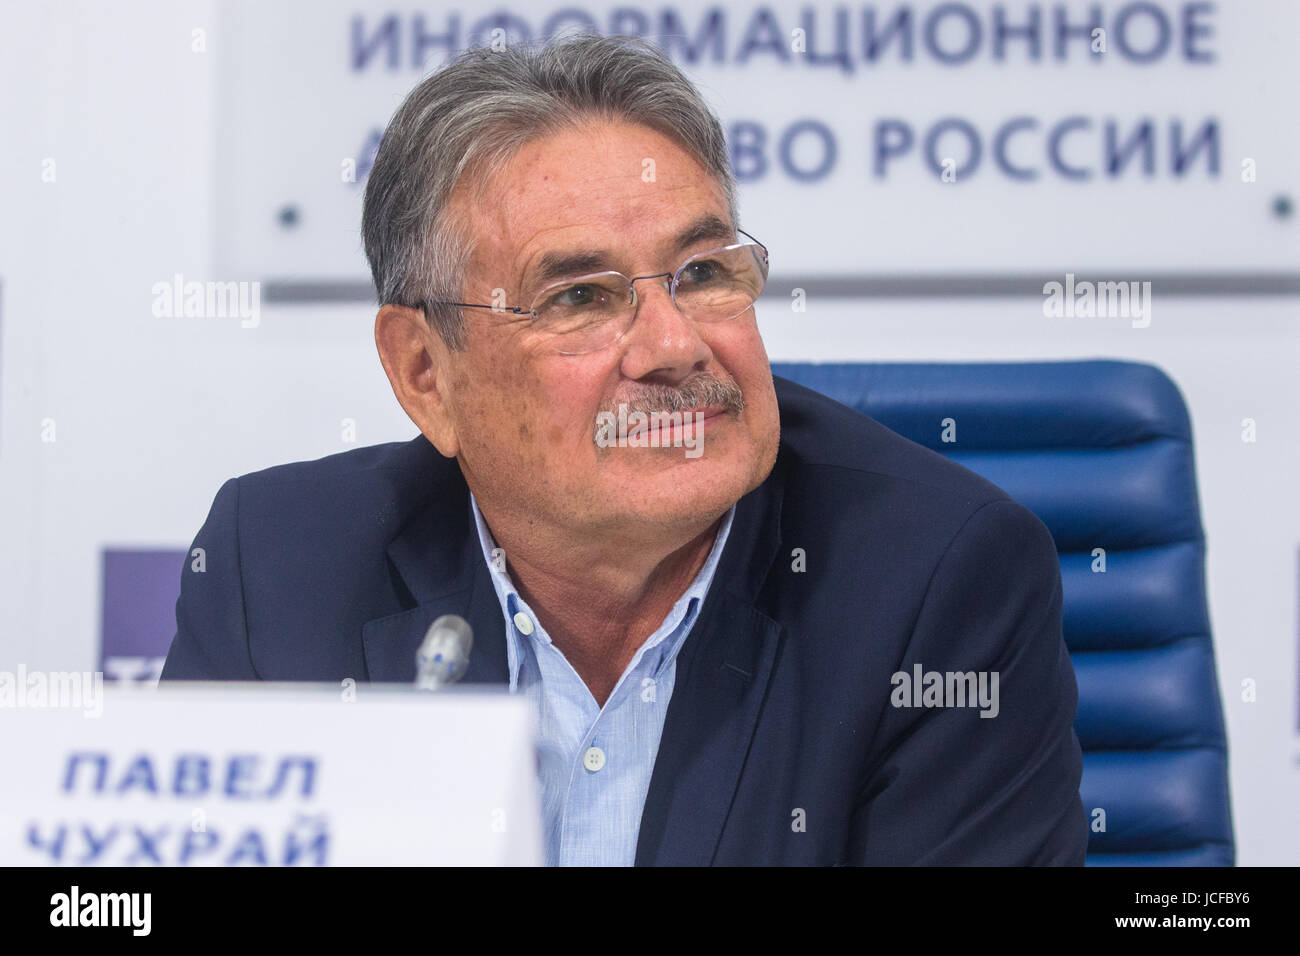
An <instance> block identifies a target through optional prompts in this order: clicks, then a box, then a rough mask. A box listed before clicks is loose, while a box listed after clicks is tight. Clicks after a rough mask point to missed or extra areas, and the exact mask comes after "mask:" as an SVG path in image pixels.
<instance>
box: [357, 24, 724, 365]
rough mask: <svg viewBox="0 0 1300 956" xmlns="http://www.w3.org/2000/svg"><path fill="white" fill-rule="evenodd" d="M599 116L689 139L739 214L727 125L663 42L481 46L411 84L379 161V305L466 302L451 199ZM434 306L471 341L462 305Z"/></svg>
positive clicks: (453, 335)
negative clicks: (530, 148) (553, 136)
mask: <svg viewBox="0 0 1300 956" xmlns="http://www.w3.org/2000/svg"><path fill="white" fill-rule="evenodd" d="M591 119H597V120H621V121H625V122H633V123H638V124H641V125H644V126H647V127H650V128H651V129H654V130H656V131H657V132H659V133H661V134H663V135H665V136H668V137H669V138H671V139H673V140H675V141H677V142H679V143H681V144H682V146H683V147H684V148H685V149H686V150H687V151H688V152H690V153H691V154H692V155H693V156H694V157H695V158H696V159H697V160H698V161H699V162H700V164H701V165H703V166H704V167H705V169H707V170H708V171H709V172H710V173H711V174H712V175H713V176H714V177H715V178H716V179H717V182H718V184H719V185H720V186H721V187H722V189H723V193H724V195H725V197H726V201H727V211H728V214H729V215H730V216H731V222H732V225H735V224H736V200H735V177H734V175H733V173H732V170H731V164H730V162H729V160H728V158H727V147H726V141H725V139H724V137H723V133H722V126H721V124H720V123H719V122H718V119H717V117H716V116H715V115H714V114H713V112H712V110H710V109H709V107H708V105H707V104H706V103H705V102H704V100H703V98H702V97H701V96H700V94H699V92H698V91H697V90H696V89H695V87H694V86H693V85H692V84H691V82H690V80H688V79H687V78H686V76H685V75H684V74H683V73H682V72H681V70H679V69H678V68H677V66H676V65H674V64H673V62H672V61H671V60H670V59H668V57H667V56H666V55H665V54H664V53H663V52H661V51H660V50H659V49H658V48H657V47H654V46H652V45H651V44H649V43H647V42H645V41H642V40H637V39H633V38H630V37H617V36H615V37H602V36H592V35H578V36H567V37H561V38H559V39H556V40H552V41H550V42H548V43H546V44H544V45H540V46H533V45H518V46H515V45H511V46H509V47H507V48H506V49H504V50H501V51H492V50H489V49H472V50H469V51H467V52H465V53H462V54H461V55H460V56H458V57H456V58H455V59H454V60H452V61H451V62H450V63H449V64H448V65H447V66H445V67H444V68H443V69H441V70H439V71H438V72H436V73H434V74H433V75H432V76H429V77H427V78H426V79H424V80H423V81H421V82H420V84H419V85H418V86H416V87H415V89H414V90H412V91H411V92H410V94H409V95H408V96H407V97H406V99H405V101H404V102H403V103H402V105H401V106H400V107H399V108H398V110H397V112H396V114H394V116H393V119H392V121H391V122H390V123H389V124H388V129H387V130H386V131H385V132H384V137H383V141H382V142H381V143H380V146H379V152H378V155H377V156H376V157H375V162H374V166H373V167H372V168H371V170H370V177H369V180H368V182H367V183H366V195H365V206H364V210H363V212H362V215H361V231H362V235H363V237H364V240H365V247H366V258H367V259H369V260H370V271H371V275H372V276H373V278H374V283H375V291H376V293H377V294H378V297H379V303H380V304H381V305H385V304H389V303H393V304H396V305H406V306H417V305H418V304H420V303H433V302H439V301H459V300H460V297H461V295H462V291H461V290H462V288H463V286H464V280H465V269H466V266H467V263H468V259H469V250H470V238H471V237H469V236H467V235H465V234H464V227H463V224H461V223H457V222H455V221H452V218H453V217H451V216H449V215H447V203H448V200H449V199H450V197H451V194H452V192H453V190H454V189H455V188H456V186H457V184H458V183H459V182H460V181H461V178H462V176H466V175H468V176H470V177H478V179H477V185H478V190H479V196H480V197H481V196H482V194H483V190H484V189H485V187H486V184H487V181H488V180H489V179H490V178H491V177H492V176H493V175H494V174H495V173H496V172H498V171H499V170H500V169H501V168H502V167H504V166H505V165H506V164H507V163H508V162H509V161H510V160H511V159H512V158H513V157H514V156H515V154H516V153H517V152H518V151H519V149H520V148H522V147H523V146H524V145H525V144H527V143H528V142H529V141H531V140H534V139H537V138H540V137H542V136H545V135H548V134H550V133H553V132H557V131H559V130H561V129H564V128H571V127H573V126H576V125H578V124H579V123H581V122H583V121H589V120H591ZM427 312H428V318H429V322H430V325H431V326H433V327H435V328H436V329H437V331H438V333H439V335H441V336H442V339H443V341H444V342H446V343H447V346H448V347H449V348H452V349H459V348H461V347H462V346H463V345H464V334H465V324H464V317H463V316H462V314H461V309H459V308H457V307H455V306H445V305H429V306H428V307H427Z"/></svg>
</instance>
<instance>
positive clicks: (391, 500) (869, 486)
mask: <svg viewBox="0 0 1300 956" xmlns="http://www.w3.org/2000/svg"><path fill="white" fill-rule="evenodd" d="M776 390H777V399H778V403H779V405H780V410H781V446H780V451H779V454H778V457H777V462H776V465H775V467H774V468H773V470H772V473H771V475H770V476H769V477H768V478H767V480H766V481H764V482H763V484H762V485H761V486H760V487H758V488H757V489H755V490H754V491H753V492H751V493H750V494H748V495H746V496H745V497H744V498H742V499H741V500H740V502H739V505H738V507H737V510H736V516H735V521H734V524H733V526H732V530H731V537H730V538H729V540H728V541H727V546H726V548H725V550H724V552H723V555H722V559H721V564H720V565H719V567H718V570H717V573H716V576H715V578H714V580H713V584H712V587H711V589H710V591H709V594H708V597H707V600H706V601H705V604H704V606H703V608H702V609H701V613H700V616H699V618H698V620H697V622H696V624H695V626H694V629H693V630H692V631H691V633H690V635H689V637H688V638H687V640H686V643H685V644H684V645H683V647H682V650H681V653H680V656H679V658H678V663H677V668H678V671H677V681H676V686H675V689H674V691H673V695H672V699H671V701H670V703H669V707H668V713H667V715H666V721H665V725H664V731H663V737H662V741H661V743H660V746H659V754H658V758H657V760H656V763H655V766H654V773H653V776H652V778H651V781H650V788H649V792H648V794H647V797H646V803H645V810H644V813H643V816H642V820H641V830H640V835H639V840H638V844H637V854H636V861H637V863H638V864H722V865H726V864H769V863H773V864H993V865H999V864H1012V865H1021V864H1080V865H1081V864H1082V863H1083V858H1084V851H1085V848H1086V845H1087V838H1088V827H1087V820H1086V817H1085V815H1084V811H1083V806H1082V804H1081V802H1080V799H1079V793H1078V788H1079V778H1080V773H1081V768H1082V760H1081V754H1080V750H1079V743H1078V740H1077V738H1076V737H1075V734H1074V730H1073V727H1072V724H1073V719H1074V712H1075V705H1076V702H1077V691H1076V686H1075V679H1074V671H1073V669H1072V668H1071V665H1070V658H1069V655H1068V654H1067V652H1066V648H1065V643H1064V640H1063V638H1062V633H1061V578H1060V570H1059V565H1058V563H1057V556H1056V549H1055V546H1054V544H1053V541H1052V537H1051V534H1050V533H1049V532H1048V530H1047V528H1046V527H1045V526H1044V525H1043V524H1042V522H1040V521H1039V520H1038V518H1037V517H1036V516H1034V515H1033V514H1032V513H1031V512H1029V511H1028V510H1027V509H1025V508H1024V507H1022V506H1020V505H1018V504H1016V503H1015V502H1014V501H1012V500H1011V499H1010V498H1009V497H1008V496H1007V495H1006V493H1005V492H1003V491H1002V490H1001V489H999V488H997V487H996V486H994V485H992V484H990V483H989V482H987V481H985V480H984V479H983V478H980V477H979V476H977V475H975V474H974V473H973V472H971V471H969V470H967V469H965V468H962V467H961V466H959V465H957V464H955V463H953V462H950V461H949V460H948V459H946V458H944V457H943V456H942V455H940V454H938V453H936V452H934V451H931V450H929V449H926V448H923V447H922V446H920V445H917V444H915V443H914V442H911V441H909V440H907V439H905V438H903V437H901V436H899V435H897V434H895V433H894V432H891V431H890V430H888V429H887V428H885V427H884V426H883V425H881V424H879V423H878V422H876V421H875V420H873V419H871V418H868V417H866V416H864V415H861V414H859V413H857V412H855V411H853V410H851V409H849V408H846V407H845V406H843V405H840V404H838V403H836V402H833V401H831V400H830V399H827V398H825V397H823V396H821V395H819V394H817V393H815V392H812V391H809V390H808V389H805V388H803V387H801V386H798V385H795V384H794V383H791V382H788V381H785V380H783V379H780V378H778V379H776ZM194 547H201V548H203V549H205V553H206V570H205V571H203V572H202V573H199V572H196V571H192V570H190V569H189V565H188V564H187V566H186V570H184V571H183V572H182V574H183V579H182V585H181V596H180V599H179V600H178V601H177V604H176V637H175V639H174V641H173V642H172V646H171V650H170V653H169V654H168V656H167V662H166V665H165V667H164V669H163V679H164V680H168V679H176V678H181V679H185V678H195V679H220V680H225V679H229V680H257V679H263V680H312V681H333V682H337V681H341V680H342V679H344V678H349V677H351V678H354V679H356V680H370V681H396V682H403V683H405V682H410V681H412V680H413V679H414V676H415V650H416V647H417V645H418V644H419V643H420V641H421V639H422V638H423V636H424V633H425V630H426V629H427V628H428V626H429V624H430V623H431V622H432V621H433V620H434V618H436V617H438V616H439V615H442V614H448V613H454V614H460V615H462V616H463V617H465V618H466V619H467V620H468V621H469V622H470V624H471V625H472V626H473V628H474V635H475V640H474V653H473V657H472V660H471V664H470V668H469V671H468V673H467V674H466V678H465V679H466V680H467V681H470V682H485V683H504V682H506V681H507V679H508V677H507V664H506V642H505V629H504V621H503V619H502V614H501V608H500V605H499V604H498V602H497V598H496V594H495V592H494V591H493V588H492V584H491V581H490V580H489V576H488V568H487V564H486V562H485V561H484V559H483V554H482V551H481V549H480V547H479V543H478V539H477V536H476V534H475V530H474V527H473V523H472V521H471V520H470V507H469V498H468V489H467V487H466V485H465V481H464V479H463V478H462V476H461V472H460V469H459V467H458V465H457V463H456V462H455V460H453V459H448V458H444V457H443V456H442V455H440V454H439V453H438V452H437V450H436V449H434V448H433V446H432V445H430V443H429V442H428V441H427V440H426V439H425V438H424V437H423V436H420V437H417V438H415V439H414V440H412V441H409V442H404V443H402V442H398V443H392V444H386V445H376V446H372V447H368V448H359V449H356V450H354V451H349V452H345V453H343V454H338V455H332V456H330V457H328V458H323V459H321V460H319V461H314V462H300V463H296V464H290V465H283V466H279V467H275V468H270V469H267V470H265V471H261V472H257V473H255V474H251V475H245V476H243V477H241V478H232V479H231V480H229V481H227V482H226V483H225V484H224V485H222V487H221V489H220V491H219V492H218V493H217V496H216V499H215V501H214V502H213V505H212V510H211V513H210V514H209V515H208V518H207V521H206V522H205V524H204V525H203V527H202V529H201V530H200V531H199V533H198V536H197V537H196V538H195V541H194ZM796 549H800V551H799V552H796ZM800 554H802V558H800ZM916 665H921V667H922V669H923V671H926V672H929V671H938V672H971V671H974V672H979V671H989V672H992V671H996V672H997V673H998V675H999V708H998V714H997V716H996V717H993V718H983V717H980V715H979V714H980V710H979V708H978V707H970V706H968V707H915V706H913V707H902V706H895V705H894V704H893V703H891V693H892V692H894V689H895V687H894V683H893V682H892V681H891V676H892V675H893V674H894V673H896V672H906V673H908V674H909V675H911V674H913V673H914V668H915V666H916Z"/></svg>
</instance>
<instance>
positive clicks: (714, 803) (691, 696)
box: [362, 437, 788, 865]
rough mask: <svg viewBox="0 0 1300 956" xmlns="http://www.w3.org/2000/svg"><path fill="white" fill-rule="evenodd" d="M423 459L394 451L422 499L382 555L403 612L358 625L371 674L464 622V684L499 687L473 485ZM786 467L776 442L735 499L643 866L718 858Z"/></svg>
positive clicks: (681, 667)
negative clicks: (768, 467) (442, 624)
mask: <svg viewBox="0 0 1300 956" xmlns="http://www.w3.org/2000/svg"><path fill="white" fill-rule="evenodd" d="M431 451H433V450H432V446H430V445H429V443H428V441H427V440H426V439H424V438H423V437H419V438H416V439H415V440H414V441H412V442H410V443H408V444H407V445H406V446H403V447H402V449H400V450H399V455H402V456H403V457H404V458H406V459H408V460H409V463H410V465H411V473H410V474H407V475H406V480H407V481H408V482H412V483H414V485H415V486H418V487H422V488H424V489H431V490H429V491H426V492H425V493H424V494H423V496H422V498H421V500H420V503H419V504H418V505H417V507H416V509H415V511H414V513H413V516H412V517H411V518H410V520H408V521H407V522H406V524H405V525H403V527H402V528H401V530H400V531H399V532H398V534H397V536H396V537H395V538H394V539H393V540H392V541H391V542H390V543H389V545H388V548H387V557H388V560H389V562H390V566H391V568H392V570H393V573H394V575H395V576H396V578H397V579H398V580H399V581H400V582H401V584H402V586H403V588H404V589H405V592H406V597H407V599H408V600H407V601H406V603H408V604H410V605H411V606H409V607H407V608H406V609H404V610H402V611H399V612H397V613H395V614H391V615H388V616H386V617H381V618H377V619H375V620H372V621H369V622H367V623H366V624H365V626H364V628H363V630H362V640H363V643H364V648H365V659H366V667H367V670H368V674H369V678H370V680H372V681H391V682H399V683H410V682H412V681H413V680H414V679H415V652H416V649H417V648H418V647H419V645H420V642H421V641H422V640H423V639H424V635H425V632H426V631H427V630H428V627H429V625H430V624H432V623H433V621H434V620H435V619H436V618H438V617H439V616H440V615H443V614H459V615H461V616H462V617H464V618H465V619H466V620H467V621H468V622H469V624H470V626H471V627H472V628H473V631H474V647H473V651H472V653H471V655H470V666H469V670H468V671H467V672H466V674H465V677H464V682H466V683H478V684H508V683H509V665H508V663H507V658H506V634H505V622H504V620H503V618H502V615H501V608H500V606H499V604H498V602H497V597H496V592H495V590H494V589H493V587H492V581H491V577H490V572H489V570H488V567H487V564H486V562H485V561H484V560H483V555H482V552H481V549H480V547H479V543H478V537H477V534H476V532H475V529H474V527H473V525H472V524H471V521H470V507H469V489H468V487H467V486H466V485H465V482H464V479H463V477H462V476H461V474H460V471H459V467H458V466H457V464H456V463H455V462H453V461H449V460H448V459H443V458H440V457H439V456H437V453H436V452H434V453H433V456H434V459H437V460H433V459H431V458H430V456H429V454H428V452H431ZM786 458H787V455H786V452H785V448H784V446H782V451H781V454H780V455H779V456H778V458H777V462H776V465H775V467H774V468H773V469H772V472H771V474H769V475H768V477H767V479H766V480H765V481H764V482H763V483H762V484H761V485H759V487H758V488H756V489H754V490H753V491H751V492H750V493H749V494H747V495H745V496H744V497H743V498H741V499H740V501H739V502H738V503H737V506H736V515H735V518H734V519H733V522H732V527H731V535H730V537H729V538H728V540H727V544H726V547H725V549H724V550H723V554H722V558H721V561H720V562H719V565H718V570H717V573H716V574H715V576H714V579H713V583H712V585H711V587H710V588H709V593H708V596H707V597H706V598H705V601H704V605H703V607H702V608H701V609H700V616H699V618H697V620H696V622H695V625H694V626H693V627H692V629H691V632H690V634H689V635H688V637H687V639H686V641H685V643H684V644H683V645H682V649H681V652H680V653H679V655H678V659H677V679H676V683H675V686H674V689H673V695H672V700H671V701H670V703H669V705H668V713H667V714H666V715H665V722H664V731H663V735H662V737H661V738H660V744H659V754H658V757H657V759H656V761H655V767H654V772H653V774H652V776H651V779H650V787H649V791H648V793H647V795H646V802H645V807H644V809H643V812H642V816H641V830H640V836H639V840H638V843H637V853H636V863H637V864H638V865H707V864H708V863H710V862H711V861H712V859H713V857H714V854H715V852H716V849H717V846H718V842H719V840H720V838H721V835H722V828H723V825H724V824H725V822H726V816H727V811H728V808H729V807H730V806H731V802H732V797H733V795H734V793H735V790H736V786H737V784H738V782H739V780H740V773H741V770H742V768H743V765H744V760H745V755H746V753H747V752H748V750H749V743H750V740H751V739H752V737H753V734H754V729H755V726H756V725H757V723H758V717H759V712H760V709H761V705H762V701H763V699H764V697H765V694H766V690H767V685H768V681H769V679H770V677H771V674H772V668H773V664H774V663H775V660H776V656H777V650H778V647H779V644H780V642H781V639H782V636H783V634H784V629H783V628H782V627H781V625H780V624H778V623H777V622H776V621H775V620H773V619H772V618H771V617H769V616H768V615H767V614H765V613H764V612H763V611H762V610H760V607H759V604H760V601H761V594H762V589H763V586H764V583H765V582H766V580H767V578H768V574H769V572H770V570H771V568H772V565H773V562H774V560H775V558H776V555H777V554H778V552H779V551H780V549H781V548H782V546H783V543H782V540H781V502H782V499H783V497H784V488H785V473H786V471H787V467H788V462H787V460H786ZM422 468H423V469H425V471H424V472H423V477H422V478H421V476H420V469H422ZM429 469H432V471H433V473H432V474H431V473H430V471H429ZM453 472H454V474H453ZM398 491H399V489H397V488H395V489H394V492H395V493H398Z"/></svg>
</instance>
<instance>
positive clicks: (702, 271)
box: [681, 259, 724, 285]
mask: <svg viewBox="0 0 1300 956" xmlns="http://www.w3.org/2000/svg"><path fill="white" fill-rule="evenodd" d="M723 272H724V270H723V268H722V266H721V264H719V263H717V262H714V261H713V260H712V259H704V260H701V261H700V262H692V263H691V264H690V265H689V266H687V267H686V269H685V270H684V271H683V272H682V278H681V284H683V285H685V284H687V283H690V284H692V285H697V284H699V283H702V282H712V281H713V280H714V279H717V278H719V277H720V276H721V275H722V274H723Z"/></svg>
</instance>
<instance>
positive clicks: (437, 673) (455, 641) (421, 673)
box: [415, 614, 474, 690]
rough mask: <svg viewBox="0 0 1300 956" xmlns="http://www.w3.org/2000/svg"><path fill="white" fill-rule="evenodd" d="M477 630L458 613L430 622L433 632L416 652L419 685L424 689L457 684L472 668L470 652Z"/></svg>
mask: <svg viewBox="0 0 1300 956" xmlns="http://www.w3.org/2000/svg"><path fill="white" fill-rule="evenodd" d="M473 647H474V631H473V630H472V629H471V628H470V626H469V621H467V620H465V619H464V618H463V617H460V616H459V615H456V614H444V615H443V616H442V617H440V618H438V619H437V620H436V621H434V622H433V623H432V624H430V625H429V631H428V633H427V634H425V635H424V640H423V641H422V642H421V643H420V649H419V650H417V651H416V652H415V686H416V687H417V688H419V689H420V690H441V689H442V688H444V687H446V686H447V685H449V684H454V683H456V681H458V680H460V679H461V678H462V677H464V676H465V672H466V671H467V670H469V652H470V650H471V649H472V648H473Z"/></svg>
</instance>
